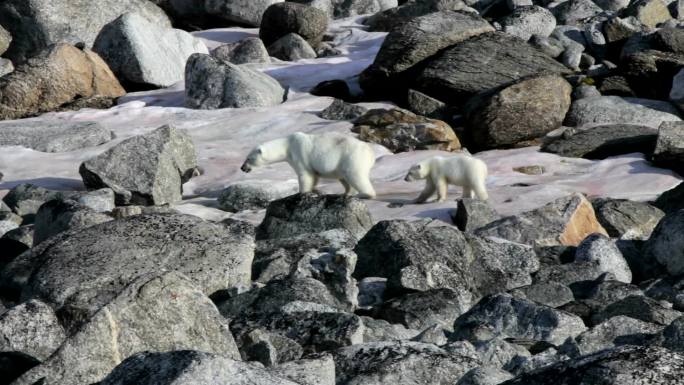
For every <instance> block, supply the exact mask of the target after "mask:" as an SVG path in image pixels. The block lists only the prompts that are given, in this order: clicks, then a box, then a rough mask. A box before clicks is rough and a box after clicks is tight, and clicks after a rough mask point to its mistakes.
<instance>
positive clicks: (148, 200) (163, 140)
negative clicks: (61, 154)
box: [78, 125, 197, 205]
mask: <svg viewBox="0 0 684 385" xmlns="http://www.w3.org/2000/svg"><path fill="white" fill-rule="evenodd" d="M196 168H197V155H196V154H195V145H194V144H193V142H192V139H190V136H189V135H188V134H187V133H186V132H185V131H184V130H178V129H176V128H174V127H172V126H169V125H166V126H162V127H159V128H158V129H156V130H154V131H152V132H150V133H148V134H145V135H140V136H135V137H132V138H129V139H126V140H124V141H123V142H121V143H119V144H117V145H116V146H114V147H112V148H110V149H109V150H107V151H105V152H104V153H102V154H100V155H98V156H97V157H95V158H93V159H90V160H87V161H85V162H83V163H82V164H81V166H80V168H79V170H78V171H79V173H80V174H81V177H82V178H83V183H84V184H85V185H86V187H88V188H90V189H99V188H103V187H109V188H111V189H112V190H114V193H115V194H116V202H117V204H120V205H125V204H142V205H162V204H165V203H174V202H176V201H179V200H181V198H182V195H181V194H182V190H183V189H182V185H183V183H185V182H187V181H188V180H189V179H190V177H192V176H193V174H194V173H195V170H196Z"/></svg>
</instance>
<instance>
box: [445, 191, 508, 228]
mask: <svg viewBox="0 0 684 385" xmlns="http://www.w3.org/2000/svg"><path fill="white" fill-rule="evenodd" d="M457 202H458V204H457V206H456V210H454V211H453V212H452V213H451V220H452V221H453V222H454V225H456V227H458V229H459V230H461V231H466V232H473V231H475V230H477V229H479V228H480V227H482V226H484V225H486V224H489V223H491V222H494V221H495V220H497V219H500V218H501V215H499V213H497V212H496V210H494V208H493V207H492V206H491V205H490V204H489V203H487V201H481V200H479V199H472V198H462V199H459V200H458V201H457Z"/></svg>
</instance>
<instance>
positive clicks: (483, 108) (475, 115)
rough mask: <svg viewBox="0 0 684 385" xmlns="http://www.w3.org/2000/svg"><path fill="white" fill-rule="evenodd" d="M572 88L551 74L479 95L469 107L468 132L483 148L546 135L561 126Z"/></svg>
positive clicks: (477, 144)
mask: <svg viewBox="0 0 684 385" xmlns="http://www.w3.org/2000/svg"><path fill="white" fill-rule="evenodd" d="M571 92H572V87H571V86H570V84H569V83H568V82H567V81H565V79H563V78H562V77H560V76H555V75H551V76H542V77H536V78H530V79H524V80H522V81H519V82H517V83H515V84H513V85H509V86H505V87H502V88H500V89H497V90H494V91H490V92H486V93H484V94H481V95H478V96H476V97H475V98H473V99H471V101H470V102H469V104H468V106H467V107H466V121H467V125H468V132H469V134H470V136H471V137H472V140H473V143H474V144H475V145H476V146H477V147H478V148H480V149H492V148H500V147H506V146H512V145H515V144H516V143H518V142H522V141H526V140H532V139H536V138H538V137H541V136H544V135H545V134H547V133H548V132H551V131H553V130H555V129H557V128H559V127H560V126H561V123H562V122H563V118H564V117H565V113H566V112H567V111H568V108H569V107H570V103H571V99H570V94H571ZM542 95H543V96H542Z"/></svg>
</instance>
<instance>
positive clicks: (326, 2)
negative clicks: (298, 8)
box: [286, 0, 337, 19]
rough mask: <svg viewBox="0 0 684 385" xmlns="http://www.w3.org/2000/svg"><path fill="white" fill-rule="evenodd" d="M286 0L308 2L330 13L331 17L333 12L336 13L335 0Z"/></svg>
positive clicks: (329, 16) (309, 4)
mask: <svg viewBox="0 0 684 385" xmlns="http://www.w3.org/2000/svg"><path fill="white" fill-rule="evenodd" d="M286 1H289V2H291V3H300V4H306V5H307V6H309V7H314V8H316V9H320V10H321V11H323V12H325V14H326V15H328V18H329V19H332V18H333V13H334V9H335V4H333V0H286ZM336 3H337V2H336Z"/></svg>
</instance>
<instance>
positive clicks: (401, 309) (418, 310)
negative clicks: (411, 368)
mask: <svg viewBox="0 0 684 385" xmlns="http://www.w3.org/2000/svg"><path fill="white" fill-rule="evenodd" d="M470 304H471V303H470V293H467V292H466V294H465V295H464V294H463V293H459V292H456V291H453V290H451V289H432V290H427V291H424V292H419V293H411V294H406V295H404V296H401V297H396V298H394V299H392V300H390V301H387V302H385V303H384V304H383V305H382V306H381V307H380V308H379V309H377V313H376V314H375V315H376V318H381V319H384V320H387V321H389V322H391V323H399V324H402V325H404V326H406V327H407V328H409V329H415V330H423V329H425V328H427V327H429V326H431V325H435V324H436V325H438V326H439V327H440V328H443V329H446V330H451V328H452V327H453V324H454V321H455V320H456V318H458V316H460V315H461V314H463V313H464V312H465V311H466V310H468V308H470Z"/></svg>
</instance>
